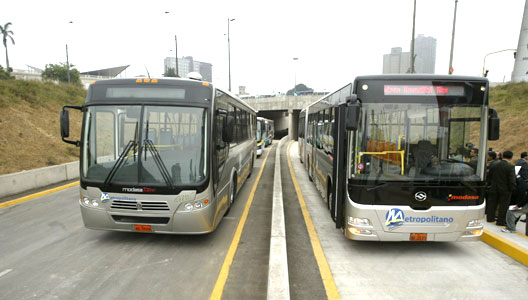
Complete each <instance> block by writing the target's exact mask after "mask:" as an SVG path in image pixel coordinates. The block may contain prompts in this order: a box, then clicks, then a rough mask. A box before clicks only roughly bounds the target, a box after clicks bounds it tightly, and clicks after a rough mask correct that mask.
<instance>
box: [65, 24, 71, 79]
mask: <svg viewBox="0 0 528 300" xmlns="http://www.w3.org/2000/svg"><path fill="white" fill-rule="evenodd" d="M68 23H69V24H73V21H70V22H68ZM66 70H67V72H68V83H70V81H71V79H70V78H71V77H70V60H69V58H68V43H66Z"/></svg>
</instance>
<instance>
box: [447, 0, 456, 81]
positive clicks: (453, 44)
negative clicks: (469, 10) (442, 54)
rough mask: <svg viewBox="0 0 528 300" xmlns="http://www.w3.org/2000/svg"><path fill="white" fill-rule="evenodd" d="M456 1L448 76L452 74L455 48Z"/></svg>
mask: <svg viewBox="0 0 528 300" xmlns="http://www.w3.org/2000/svg"><path fill="white" fill-rule="evenodd" d="M457 4H458V0H455V14H454V16H453V33H452V34H451V53H450V54H449V73H448V74H449V75H451V74H453V71H454V70H453V47H454V46H455V24H456V13H457Z"/></svg>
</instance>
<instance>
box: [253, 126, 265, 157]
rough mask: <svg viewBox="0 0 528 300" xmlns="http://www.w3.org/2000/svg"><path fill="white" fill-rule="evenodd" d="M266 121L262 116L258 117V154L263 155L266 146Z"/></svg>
mask: <svg viewBox="0 0 528 300" xmlns="http://www.w3.org/2000/svg"><path fill="white" fill-rule="evenodd" d="M266 134H267V133H266V121H265V119H264V118H262V117H257V133H256V140H257V156H260V155H262V152H263V151H264V147H266V137H265V135H266Z"/></svg>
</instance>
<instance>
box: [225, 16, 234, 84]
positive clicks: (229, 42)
mask: <svg viewBox="0 0 528 300" xmlns="http://www.w3.org/2000/svg"><path fill="white" fill-rule="evenodd" d="M234 20H235V19H230V18H227V61H228V65H229V91H230V92H231V40H230V37H229V23H231V22H232V21H234Z"/></svg>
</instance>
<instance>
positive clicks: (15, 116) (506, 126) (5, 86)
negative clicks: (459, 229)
mask: <svg viewBox="0 0 528 300" xmlns="http://www.w3.org/2000/svg"><path fill="white" fill-rule="evenodd" d="M85 97H86V91H85V90H84V89H83V88H82V87H77V86H71V85H67V84H59V85H57V84H54V83H47V82H37V81H23V80H9V81H3V80H0V175H1V174H9V173H14V172H19V171H22V170H31V169H36V168H41V167H46V166H52V165H57V164H62V163H66V162H71V161H76V160H78V159H79V148H77V147H75V146H73V145H70V144H66V143H63V142H62V140H61V138H60V129H59V112H60V110H61V109H62V106H63V105H67V104H69V105H82V104H83V103H84V100H85ZM490 102H491V107H493V108H495V109H497V111H498V112H499V117H500V119H501V138H500V140H498V141H492V142H489V147H493V149H494V150H496V151H504V150H507V149H510V150H512V151H513V153H514V155H515V156H514V158H515V159H517V158H518V157H519V155H520V153H521V152H522V151H528V128H526V127H525V126H527V125H528V83H515V84H507V85H503V86H498V87H495V88H492V89H491V91H490ZM70 112H71V113H70V126H71V128H70V134H71V139H74V140H77V139H79V135H80V132H81V120H82V116H81V114H80V113H79V112H77V111H76V110H70Z"/></svg>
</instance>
